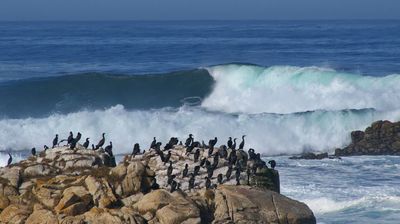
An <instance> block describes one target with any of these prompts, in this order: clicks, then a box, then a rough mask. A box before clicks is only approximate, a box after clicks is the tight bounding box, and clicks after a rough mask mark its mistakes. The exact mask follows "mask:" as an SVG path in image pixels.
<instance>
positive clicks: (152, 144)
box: [150, 137, 157, 149]
mask: <svg viewBox="0 0 400 224" xmlns="http://www.w3.org/2000/svg"><path fill="white" fill-rule="evenodd" d="M156 143H157V140H156V137H153V141H152V142H151V144H150V148H151V149H154V148H155V147H156Z"/></svg>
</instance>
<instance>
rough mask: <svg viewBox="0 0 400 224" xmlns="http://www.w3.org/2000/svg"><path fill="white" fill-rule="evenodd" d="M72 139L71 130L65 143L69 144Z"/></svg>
mask: <svg viewBox="0 0 400 224" xmlns="http://www.w3.org/2000/svg"><path fill="white" fill-rule="evenodd" d="M72 139H74V134H73V133H72V131H70V132H69V136H68V138H67V144H71V142H72Z"/></svg>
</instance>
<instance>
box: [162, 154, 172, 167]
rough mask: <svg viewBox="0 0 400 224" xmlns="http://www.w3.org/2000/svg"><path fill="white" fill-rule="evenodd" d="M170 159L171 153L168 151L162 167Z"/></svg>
mask: <svg viewBox="0 0 400 224" xmlns="http://www.w3.org/2000/svg"><path fill="white" fill-rule="evenodd" d="M170 158H171V151H168V153H167V155H166V156H165V158H164V165H165V164H166V163H168V162H169V159H170Z"/></svg>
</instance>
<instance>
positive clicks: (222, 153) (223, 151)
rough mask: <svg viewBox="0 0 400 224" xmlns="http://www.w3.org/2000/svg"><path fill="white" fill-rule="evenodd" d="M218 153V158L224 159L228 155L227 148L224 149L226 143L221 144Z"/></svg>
mask: <svg viewBox="0 0 400 224" xmlns="http://www.w3.org/2000/svg"><path fill="white" fill-rule="evenodd" d="M218 154H219V157H220V158H224V159H226V157H227V156H228V150H226V145H221V146H220V147H219V150H218Z"/></svg>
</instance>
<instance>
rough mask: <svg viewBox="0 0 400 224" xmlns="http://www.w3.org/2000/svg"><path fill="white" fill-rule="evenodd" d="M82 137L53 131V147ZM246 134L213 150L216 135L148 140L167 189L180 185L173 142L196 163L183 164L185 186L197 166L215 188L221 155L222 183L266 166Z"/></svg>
mask: <svg viewBox="0 0 400 224" xmlns="http://www.w3.org/2000/svg"><path fill="white" fill-rule="evenodd" d="M81 137H82V134H81V133H80V132H78V133H77V135H76V137H74V136H73V132H72V131H71V132H70V133H69V136H68V138H67V139H63V140H61V141H59V139H58V134H56V136H55V138H54V139H53V142H52V144H53V145H52V148H55V147H57V146H59V145H60V144H61V143H62V142H66V143H67V146H68V147H69V149H75V148H76V145H77V144H78V142H79V141H80V139H81ZM245 137H246V135H243V136H242V141H241V142H240V144H239V146H238V148H237V143H236V140H237V139H236V138H234V139H232V137H229V139H228V141H227V144H226V145H221V146H220V147H219V150H214V148H215V145H216V144H217V142H218V138H217V137H215V138H214V139H211V140H209V142H208V144H205V143H204V141H202V142H201V143H200V142H198V141H194V138H193V135H192V134H189V137H188V138H187V139H186V141H185V143H184V144H183V143H182V141H179V140H178V138H176V137H172V138H171V139H170V140H169V142H168V143H167V144H166V145H165V146H164V148H163V149H161V145H162V143H161V142H157V139H156V137H154V138H153V141H152V142H151V144H150V150H155V153H156V154H157V155H158V156H159V157H160V159H161V161H162V162H163V163H164V165H166V164H169V166H168V168H167V178H168V179H167V186H170V191H171V192H174V191H175V190H177V189H179V188H180V186H181V184H180V183H178V182H177V181H176V180H175V178H176V175H175V174H172V173H173V170H174V167H173V161H172V159H171V149H173V148H174V146H175V145H181V146H183V145H184V146H185V148H186V153H185V155H186V156H188V157H189V156H192V155H193V161H194V163H196V164H198V165H196V166H195V167H194V169H193V171H192V172H190V173H189V164H187V163H186V164H185V168H184V169H183V171H182V174H181V175H182V178H188V177H189V181H188V190H189V191H190V190H192V189H193V188H195V182H196V176H200V174H199V173H200V169H201V168H203V169H205V170H206V173H207V175H206V177H205V187H206V188H207V189H210V188H215V187H216V184H212V183H211V179H212V178H213V177H214V170H215V169H216V168H217V166H218V163H219V161H220V160H222V159H224V160H226V161H227V164H228V170H227V171H226V173H225V179H224V175H223V174H221V173H220V174H218V175H217V176H216V178H217V182H218V184H223V183H224V181H230V180H231V177H232V172H233V171H234V172H235V180H236V184H237V185H240V176H241V173H242V172H244V171H245V172H246V174H247V182H248V184H249V177H250V176H251V175H252V174H255V173H256V171H257V168H259V167H267V165H266V163H265V162H264V161H263V160H262V159H261V154H260V153H255V150H254V149H252V148H250V149H249V150H248V152H247V153H246V152H245V151H244V150H243V149H244V145H245ZM89 144H90V142H89V138H86V140H85V142H84V143H83V144H82V146H83V147H84V148H85V149H87V148H89ZM104 144H105V133H103V134H102V138H101V139H100V141H99V142H98V143H97V144H96V145H94V144H92V145H91V149H92V150H98V149H100V148H101V147H103V146H104ZM112 148H113V145H112V142H111V141H110V144H109V145H107V146H106V147H105V148H104V151H105V152H106V153H107V154H109V156H111V157H113V156H114V154H113V151H112ZM48 149H49V147H48V146H47V145H44V150H45V151H46V150H48ZM200 149H203V150H208V152H207V155H208V156H206V157H203V158H201V159H200ZM228 149H229V150H228ZM145 152H146V151H145V150H143V152H141V149H140V145H139V144H138V143H136V144H135V145H134V147H133V151H132V154H131V155H132V156H135V155H139V154H144V153H145ZM31 153H32V155H33V156H36V148H32V149H31ZM8 155H9V159H8V163H7V166H9V165H10V164H11V163H12V156H11V154H10V153H8ZM208 159H212V162H210V161H209V160H208ZM248 161H253V163H252V167H249V166H248V163H247V162H248ZM268 163H269V164H270V166H271V168H272V169H274V168H275V166H276V162H275V161H274V160H270V161H269V162H268ZM159 187H160V186H159V184H158V183H157V180H156V178H154V179H153V181H152V183H151V188H152V189H158V188H159Z"/></svg>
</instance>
